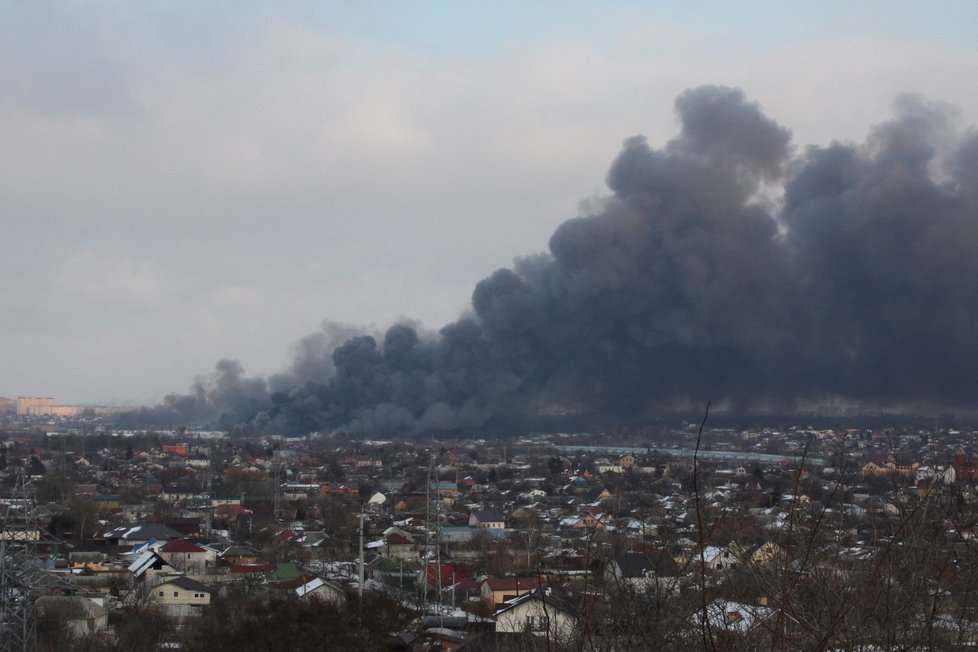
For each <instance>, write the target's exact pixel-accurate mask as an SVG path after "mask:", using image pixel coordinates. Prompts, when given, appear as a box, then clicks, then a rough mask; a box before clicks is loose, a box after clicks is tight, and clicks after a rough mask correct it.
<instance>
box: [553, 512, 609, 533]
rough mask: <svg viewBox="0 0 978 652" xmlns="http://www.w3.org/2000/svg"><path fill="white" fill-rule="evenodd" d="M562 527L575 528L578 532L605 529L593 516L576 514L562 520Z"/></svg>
mask: <svg viewBox="0 0 978 652" xmlns="http://www.w3.org/2000/svg"><path fill="white" fill-rule="evenodd" d="M560 527H564V528H574V529H577V530H592V529H604V527H605V525H604V523H602V522H601V520H599V519H597V518H595V517H594V516H592V515H591V514H588V513H585V514H574V515H571V516H565V517H564V518H562V519H560Z"/></svg>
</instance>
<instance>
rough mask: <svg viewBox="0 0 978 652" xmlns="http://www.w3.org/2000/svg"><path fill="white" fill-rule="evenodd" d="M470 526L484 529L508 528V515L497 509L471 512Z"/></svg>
mask: <svg viewBox="0 0 978 652" xmlns="http://www.w3.org/2000/svg"><path fill="white" fill-rule="evenodd" d="M469 527H474V528H479V529H484V530H504V529H506V517H505V516H504V515H503V513H502V512H499V511H496V510H485V511H479V512H472V513H471V514H469Z"/></svg>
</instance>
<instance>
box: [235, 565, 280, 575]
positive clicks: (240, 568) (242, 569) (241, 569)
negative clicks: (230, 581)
mask: <svg viewBox="0 0 978 652" xmlns="http://www.w3.org/2000/svg"><path fill="white" fill-rule="evenodd" d="M273 570H275V566H274V565H273V564H235V565H234V566H232V567H231V572H232V573H270V572H272V571H273Z"/></svg>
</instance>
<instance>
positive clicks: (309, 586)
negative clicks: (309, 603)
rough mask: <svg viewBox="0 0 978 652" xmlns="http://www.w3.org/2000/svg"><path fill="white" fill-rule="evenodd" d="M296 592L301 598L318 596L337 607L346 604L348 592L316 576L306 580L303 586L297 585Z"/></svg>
mask: <svg viewBox="0 0 978 652" xmlns="http://www.w3.org/2000/svg"><path fill="white" fill-rule="evenodd" d="M295 594H296V596H297V597H299V598H311V597H316V598H319V599H320V600H323V601H324V602H328V603H330V604H333V605H335V606H337V607H341V606H343V605H344V604H346V593H345V592H344V591H343V587H341V586H340V585H339V584H337V583H335V582H330V581H328V580H324V579H323V578H321V577H314V578H312V579H311V580H308V581H306V582H304V583H303V584H302V586H298V587H296V589H295Z"/></svg>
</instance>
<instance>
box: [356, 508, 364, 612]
mask: <svg viewBox="0 0 978 652" xmlns="http://www.w3.org/2000/svg"><path fill="white" fill-rule="evenodd" d="M357 579H358V580H359V585H358V587H357V593H358V595H359V598H360V608H361V609H362V608H363V501H360V564H359V569H358V573H357Z"/></svg>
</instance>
